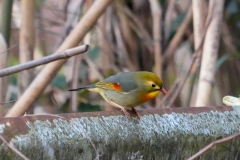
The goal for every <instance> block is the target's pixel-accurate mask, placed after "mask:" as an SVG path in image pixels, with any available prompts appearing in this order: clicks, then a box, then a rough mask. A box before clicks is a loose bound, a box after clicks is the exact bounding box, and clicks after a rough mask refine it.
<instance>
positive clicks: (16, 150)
mask: <svg viewBox="0 0 240 160" xmlns="http://www.w3.org/2000/svg"><path fill="white" fill-rule="evenodd" d="M0 139H1V140H2V141H3V143H4V144H5V145H6V146H7V147H8V148H9V149H10V150H11V151H13V152H14V153H16V154H17V155H18V156H19V157H21V158H22V159H24V160H29V159H28V158H27V157H26V156H25V155H24V154H22V152H20V151H19V150H18V149H16V148H15V147H14V146H13V145H12V146H11V145H10V144H9V143H8V142H7V141H6V140H5V138H3V136H2V135H0Z"/></svg>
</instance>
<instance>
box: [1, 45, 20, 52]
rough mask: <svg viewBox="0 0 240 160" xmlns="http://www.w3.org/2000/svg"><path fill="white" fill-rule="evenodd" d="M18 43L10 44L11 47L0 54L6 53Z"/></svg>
mask: <svg viewBox="0 0 240 160" xmlns="http://www.w3.org/2000/svg"><path fill="white" fill-rule="evenodd" d="M17 45H18V44H14V45H12V46H11V47H9V48H8V49H7V50H5V51H3V52H0V54H4V53H7V52H8V51H9V50H11V49H13V48H14V47H16V46H17Z"/></svg>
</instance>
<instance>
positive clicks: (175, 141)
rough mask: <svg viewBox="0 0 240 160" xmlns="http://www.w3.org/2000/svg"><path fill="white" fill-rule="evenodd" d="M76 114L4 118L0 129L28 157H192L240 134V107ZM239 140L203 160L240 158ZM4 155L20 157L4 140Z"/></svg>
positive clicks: (217, 149)
mask: <svg viewBox="0 0 240 160" xmlns="http://www.w3.org/2000/svg"><path fill="white" fill-rule="evenodd" d="M138 112H139V114H140V115H141V116H142V118H141V119H138V118H137V117H134V114H133V113H132V112H131V115H132V116H133V118H130V119H128V118H126V117H124V116H123V113H122V112H120V111H119V112H91V113H71V114H62V115H32V116H24V117H16V118H1V119H0V133H1V135H2V137H3V138H5V140H6V141H7V142H8V143H9V144H11V145H12V146H14V147H15V148H16V149H18V150H19V151H20V152H21V153H23V154H24V155H25V156H26V157H27V158H29V159H36V160H37V159H94V158H97V159H98V158H99V159H187V158H189V157H190V156H191V155H193V154H194V153H196V152H197V151H199V150H200V149H202V148H203V147H205V146H206V145H208V144H209V143H211V142H213V141H215V140H216V139H220V138H222V137H226V136H228V135H231V134H234V133H237V132H239V128H240V118H239V115H240V109H239V106H238V107H226V106H223V107H198V108H196V107H193V108H164V109H151V110H139V111H138ZM239 144H240V139H239V138H236V139H234V140H232V141H228V142H225V143H222V144H219V145H216V147H215V148H214V149H211V150H209V151H208V152H206V153H205V154H203V155H202V156H201V159H240V154H239V152H240V150H239ZM0 154H1V155H4V156H5V158H6V159H16V156H17V155H16V154H14V153H13V152H11V151H10V150H9V149H8V147H7V146H6V145H5V144H4V143H2V145H1V146H0Z"/></svg>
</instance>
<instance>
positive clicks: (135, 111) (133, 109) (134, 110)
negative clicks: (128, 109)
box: [132, 107, 141, 119]
mask: <svg viewBox="0 0 240 160" xmlns="http://www.w3.org/2000/svg"><path fill="white" fill-rule="evenodd" d="M132 111H133V112H134V113H136V115H137V116H138V118H139V119H141V116H140V114H139V113H138V112H137V110H136V109H135V108H134V107H133V108H132Z"/></svg>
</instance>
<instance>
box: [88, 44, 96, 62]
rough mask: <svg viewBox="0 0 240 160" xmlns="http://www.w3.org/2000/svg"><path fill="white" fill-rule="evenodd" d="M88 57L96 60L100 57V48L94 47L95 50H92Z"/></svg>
mask: <svg viewBox="0 0 240 160" xmlns="http://www.w3.org/2000/svg"><path fill="white" fill-rule="evenodd" d="M88 56H89V58H91V59H92V60H95V59H96V58H97V57H98V56H99V48H98V47H94V48H93V49H91V50H90V51H89V52H88Z"/></svg>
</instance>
